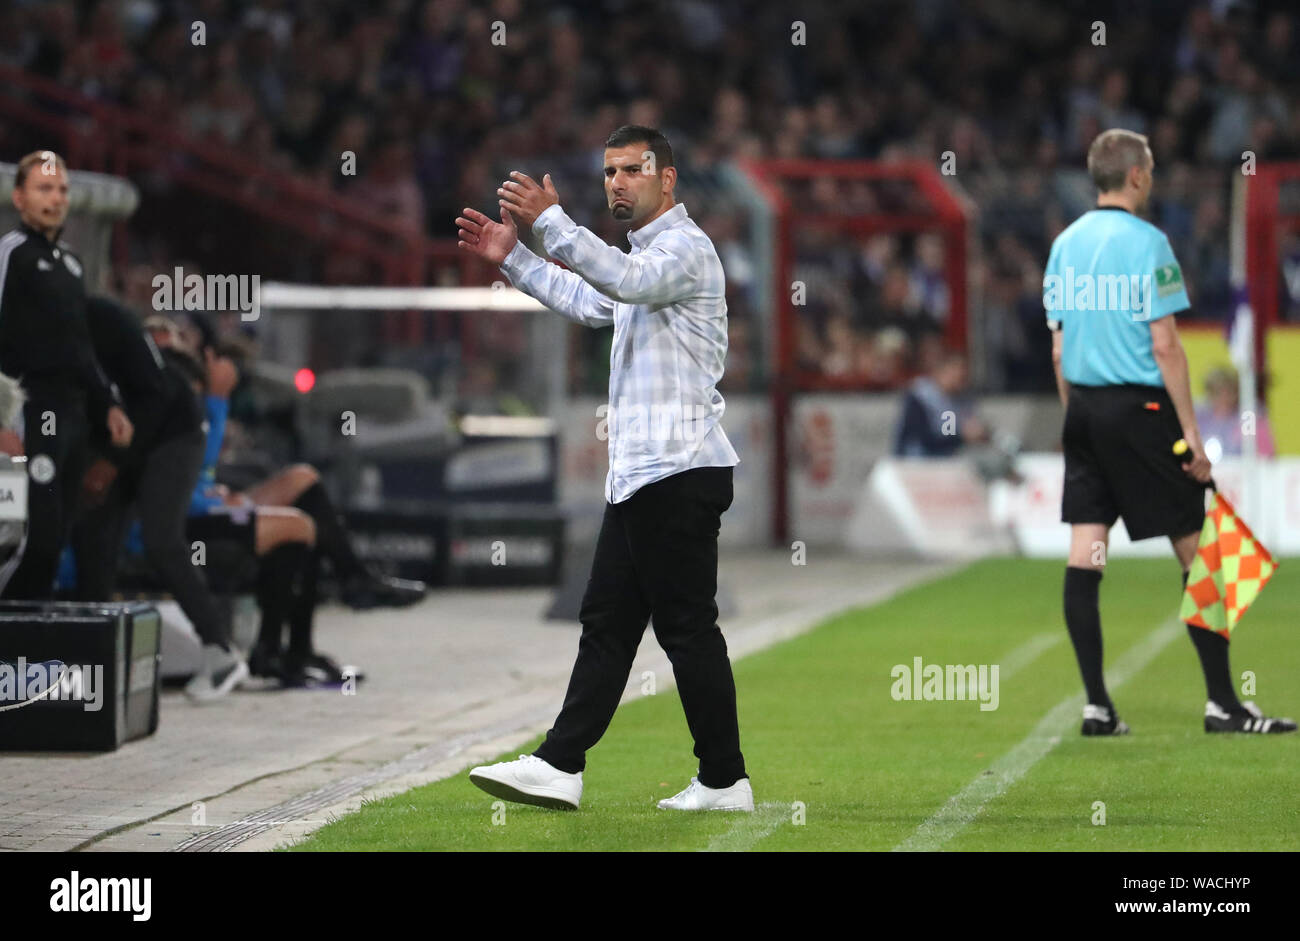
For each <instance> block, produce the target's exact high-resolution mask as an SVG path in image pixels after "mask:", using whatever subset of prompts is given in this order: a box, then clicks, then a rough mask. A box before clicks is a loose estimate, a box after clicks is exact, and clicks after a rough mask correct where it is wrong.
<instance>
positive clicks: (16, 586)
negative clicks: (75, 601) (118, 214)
mask: <svg viewBox="0 0 1300 941" xmlns="http://www.w3.org/2000/svg"><path fill="white" fill-rule="evenodd" d="M13 202H14V206H15V207H16V208H17V209H18V214H19V217H20V219H21V223H20V224H19V226H18V228H16V229H14V230H13V231H12V232H10V233H8V234H7V235H5V236H4V237H3V238H0V372H4V373H6V374H8V375H10V376H13V377H15V378H17V379H18V380H19V381H20V382H21V383H22V386H23V389H24V391H25V392H26V393H27V402H26V404H25V405H24V407H23V424H24V441H23V443H24V447H25V449H26V451H27V455H28V458H27V470H28V475H29V476H30V478H31V480H30V483H29V486H28V490H27V520H28V533H27V548H26V550H25V551H24V553H23V558H22V561H21V562H20V563H19V565H18V568H17V570H16V571H15V572H14V575H13V578H12V579H10V581H9V584H8V585H6V586H5V589H4V596H5V597H6V598H34V599H39V598H48V597H49V596H50V594H51V588H52V586H53V583H54V574H55V570H56V568H57V566H58V559H59V553H60V552H61V551H62V549H63V545H64V543H65V542H66V541H67V538H68V531H69V529H70V527H71V524H72V521H73V515H74V513H75V510H76V505H77V499H78V495H79V492H80V489H81V478H82V472H83V471H84V469H85V461H86V436H87V434H88V432H89V430H90V428H91V427H99V426H102V427H104V428H106V429H107V431H108V434H109V436H110V438H111V440H112V442H113V444H115V445H117V446H126V445H129V444H130V442H131V435H132V432H133V428H132V425H131V421H130V419H128V418H127V416H126V412H124V411H123V410H122V408H121V406H120V403H119V402H118V400H117V395H116V392H115V390H114V389H113V387H112V386H111V385H110V384H109V383H108V381H107V380H106V379H105V378H104V375H103V373H102V371H101V370H100V368H99V364H98V363H97V362H96V360H95V353H94V350H93V349H92V348H91V343H90V334H89V331H88V329H87V327H86V293H85V285H84V283H83V280H82V268H81V263H80V262H79V261H78V260H77V258H76V256H75V255H74V254H73V253H72V251H71V250H70V249H69V248H68V246H67V244H65V243H64V242H62V241H60V240H59V233H60V232H61V231H62V230H63V223H64V220H65V219H66V218H67V215H68V175H67V168H66V167H65V166H64V163H63V160H62V158H60V157H59V156H58V155H57V154H55V153H54V152H53V151H49V150H43V151H36V152H34V153H30V154H28V155H27V156H26V157H24V158H23V159H22V160H21V161H19V163H18V172H17V174H16V176H15V178H14V191H13Z"/></svg>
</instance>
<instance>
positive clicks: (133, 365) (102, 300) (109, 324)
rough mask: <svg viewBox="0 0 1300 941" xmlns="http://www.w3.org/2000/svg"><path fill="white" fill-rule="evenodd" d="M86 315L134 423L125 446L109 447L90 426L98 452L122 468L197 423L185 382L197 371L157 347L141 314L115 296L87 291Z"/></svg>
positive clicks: (197, 409)
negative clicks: (144, 326)
mask: <svg viewBox="0 0 1300 941" xmlns="http://www.w3.org/2000/svg"><path fill="white" fill-rule="evenodd" d="M86 315H87V316H86V319H87V323H88V324H89V328H90V336H91V339H92V341H93V343H94V348H95V355H96V357H97V358H98V360H99V362H100V364H101V365H102V366H103V369H104V372H105V373H107V374H108V378H109V379H110V380H112V382H113V383H114V385H116V386H117V388H118V391H119V392H120V393H121V396H122V400H123V403H124V405H125V408H126V413H127V416H128V417H130V419H131V423H132V424H133V425H134V426H135V435H134V436H133V437H132V439H131V445H130V447H128V448H115V447H112V446H111V444H110V443H109V441H108V434H107V432H106V431H102V430H94V431H92V435H91V440H92V442H93V443H94V444H95V446H96V449H97V450H98V451H99V452H100V453H101V454H103V455H104V456H106V457H107V458H108V459H109V460H111V461H113V463H115V464H117V465H118V467H119V468H120V469H126V468H129V467H133V466H136V465H138V464H139V462H140V461H141V460H143V457H144V455H146V454H148V453H149V451H151V450H153V449H154V448H155V447H157V446H158V445H160V444H162V443H163V442H165V441H169V440H171V439H172V438H174V437H177V436H179V435H183V434H185V433H187V432H192V431H194V430H195V429H197V428H201V427H202V425H203V409H202V406H201V404H200V402H199V399H198V396H197V395H195V393H194V390H193V388H192V387H191V385H190V378H191V376H193V375H201V368H200V367H198V365H197V364H192V367H191V366H190V365H189V364H188V363H187V362H185V361H182V360H181V359H180V358H181V357H183V356H184V354H180V353H172V352H171V351H161V350H159V349H158V347H156V346H155V345H154V342H153V339H152V338H151V337H150V336H149V334H147V333H145V332H144V330H143V328H142V327H141V324H140V319H139V318H138V317H136V315H135V314H134V313H133V312H132V311H131V310H130V309H128V308H127V307H124V306H123V305H121V304H119V303H117V302H116V301H113V300H110V299H109V298H106V297H92V298H90V300H89V301H87V302H86ZM101 432H102V433H101Z"/></svg>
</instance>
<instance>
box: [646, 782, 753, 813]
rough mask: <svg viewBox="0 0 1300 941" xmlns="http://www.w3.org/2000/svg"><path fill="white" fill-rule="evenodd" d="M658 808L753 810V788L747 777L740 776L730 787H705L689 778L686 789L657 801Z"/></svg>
mask: <svg viewBox="0 0 1300 941" xmlns="http://www.w3.org/2000/svg"><path fill="white" fill-rule="evenodd" d="M659 809H660V810H745V811H749V812H751V813H752V812H753V810H754V789H753V788H751V787H750V786H749V778H741V779H740V780H739V781H737V782H736V783H735V784H733V785H731V787H705V786H704V785H703V784H701V783H700V781H699V778H691V783H690V784H689V785H687V788H686V790H684V791H682V792H681V793H680V794H676V795H674V796H673V797H666V798H664V799H663V800H661V801H660V802H659Z"/></svg>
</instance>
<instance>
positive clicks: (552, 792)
mask: <svg viewBox="0 0 1300 941" xmlns="http://www.w3.org/2000/svg"><path fill="white" fill-rule="evenodd" d="M469 779H470V781H472V782H473V783H474V785H475V786H476V787H479V788H481V789H482V790H484V791H487V792H488V793H489V794H491V795H492V796H493V797H500V798H502V799H504V800H508V801H515V802H516V803H519V804H536V805H537V806H538V807H550V808H552V809H554V810H577V809H578V804H579V803H580V802H581V801H582V772H581V771H579V772H578V773H576V774H569V773H568V772H567V771H561V770H560V769H559V768H556V767H554V766H553V765H551V764H550V763H549V762H546V761H543V760H542V759H541V758H538V757H537V756H536V755H520V756H519V758H518V760H516V761H499V762H497V763H496V764H494V765H480V766H479V767H477V768H473V769H471V770H470V773H469Z"/></svg>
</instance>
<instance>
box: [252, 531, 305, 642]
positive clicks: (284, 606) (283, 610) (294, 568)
mask: <svg viewBox="0 0 1300 941" xmlns="http://www.w3.org/2000/svg"><path fill="white" fill-rule="evenodd" d="M304 558H307V559H310V558H311V550H310V549H309V548H308V547H307V544H306V543H302V542H286V543H284V544H282V545H279V546H276V547H275V548H274V549H272V550H271V551H270V552H267V553H266V554H264V555H262V556H260V557H259V558H258V560H257V606H258V607H259V608H260V609H261V611H262V623H261V627H260V628H259V629H258V632H257V645H258V646H259V647H261V648H262V649H263V650H268V651H279V650H281V638H282V636H283V633H284V623H285V621H286V620H287V619H288V618H289V615H290V613H291V612H292V610H293V603H294V599H295V593H296V585H295V583H296V582H297V580H298V578H299V574H300V572H301V570H302V566H303V560H304Z"/></svg>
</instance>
